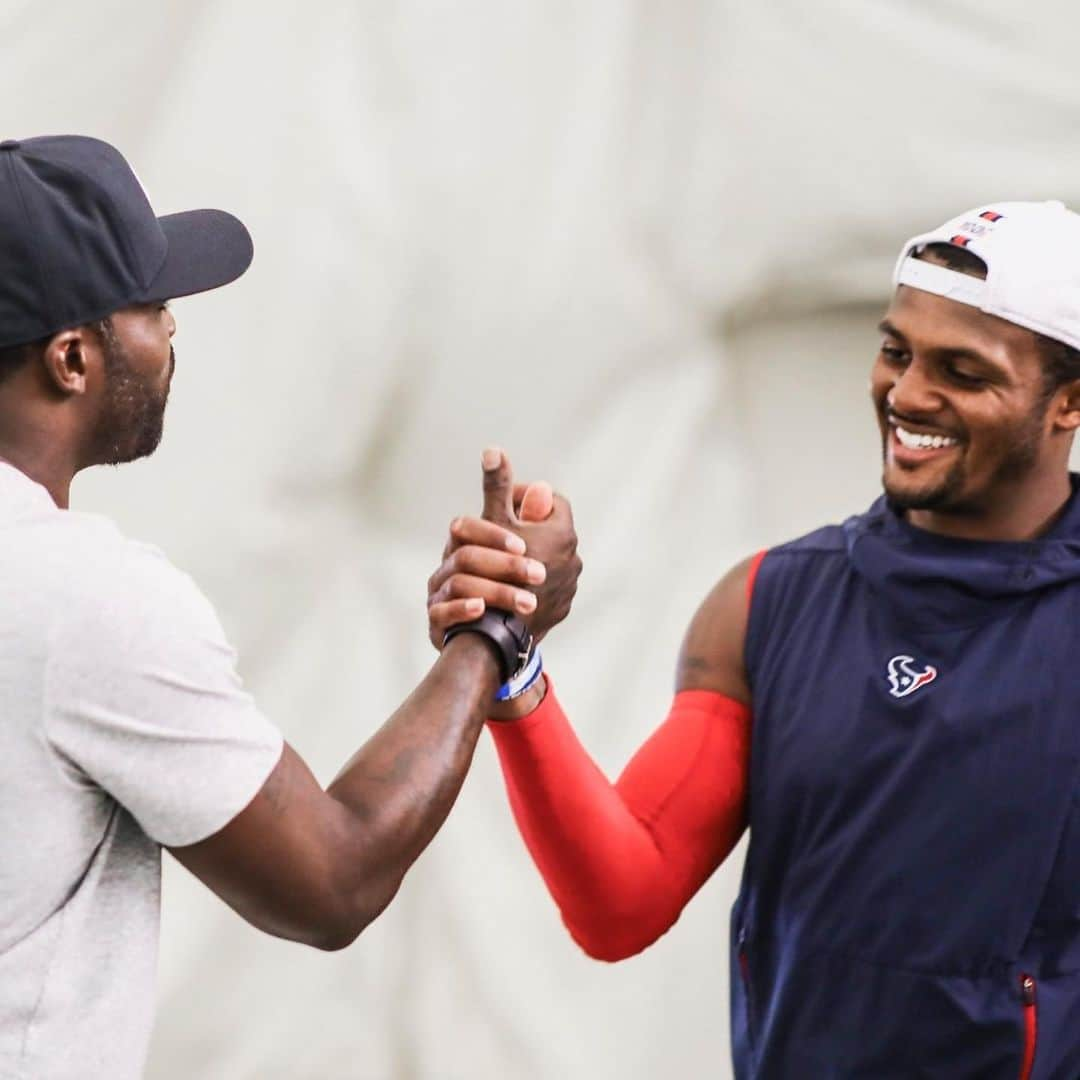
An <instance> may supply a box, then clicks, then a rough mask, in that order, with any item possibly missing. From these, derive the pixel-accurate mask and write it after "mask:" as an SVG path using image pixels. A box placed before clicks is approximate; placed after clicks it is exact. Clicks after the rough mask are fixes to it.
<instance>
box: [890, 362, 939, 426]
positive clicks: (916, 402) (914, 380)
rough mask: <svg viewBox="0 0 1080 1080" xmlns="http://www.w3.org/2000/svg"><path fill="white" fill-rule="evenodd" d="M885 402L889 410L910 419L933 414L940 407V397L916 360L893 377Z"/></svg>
mask: <svg viewBox="0 0 1080 1080" xmlns="http://www.w3.org/2000/svg"><path fill="white" fill-rule="evenodd" d="M885 401H886V403H887V404H888V405H889V406H890V408H893V409H895V410H896V411H897V412H898V413H901V414H902V415H905V416H910V417H915V416H919V415H925V414H927V413H935V412H937V411H938V410H939V409H940V408H941V406H942V400H941V395H940V394H939V393H938V391H937V389H936V388H935V386H934V384H933V381H932V380H931V379H930V378H928V377H927V372H926V368H925V365H923V364H922V363H921V362H920V361H919V360H918V359H915V360H912V361H911V363H910V364H908V365H907V367H906V368H904V370H903V371H898V372H897V373H896V374H895V375H894V377H893V382H892V386H891V387H890V388H889V391H888V393H886V395H885Z"/></svg>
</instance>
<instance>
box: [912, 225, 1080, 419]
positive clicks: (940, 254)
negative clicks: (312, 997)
mask: <svg viewBox="0 0 1080 1080" xmlns="http://www.w3.org/2000/svg"><path fill="white" fill-rule="evenodd" d="M912 255H913V257H914V258H916V259H921V258H923V257H924V256H926V255H929V256H930V257H931V261H933V262H937V263H941V264H942V265H944V266H947V267H948V268H949V269H950V270H956V271H957V272H958V273H961V274H968V275H969V276H970V277H977V278H983V279H984V280H985V278H986V269H987V268H986V263H985V262H984V261H983V260H982V259H980V258H979V256H978V255H976V254H975V252H974V251H970V250H969V249H968V248H962V247H960V246H959V245H958V244H945V243H934V244H926V245H925V246H923V247H921V248H919V249H918V251H914V252H912ZM1031 332H1032V333H1033V334H1034V335H1035V344H1036V345H1037V346H1038V349H1039V352H1040V354H1041V355H1042V362H1043V393H1044V394H1045V395H1046V397H1047V398H1048V399H1049V398H1051V397H1053V395H1054V394H1055V393H1056V392H1057V390H1059V389H1060V388H1061V387H1062V386H1064V385H1065V384H1066V383H1069V382H1073V381H1074V380H1076V379H1080V349H1074V348H1073V347H1072V346H1071V345H1066V344H1065V342H1064V341H1057V340H1056V339H1054V338H1051V337H1047V336H1046V335H1045V334H1040V333H1039V332H1038V331H1037V330H1032V331H1031Z"/></svg>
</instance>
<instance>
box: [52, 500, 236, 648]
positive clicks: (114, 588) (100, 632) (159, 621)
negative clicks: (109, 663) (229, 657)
mask: <svg viewBox="0 0 1080 1080" xmlns="http://www.w3.org/2000/svg"><path fill="white" fill-rule="evenodd" d="M65 517H67V518H68V519H69V520H68V521H66V522H65V529H64V533H65V535H64V536H63V538H62V539H61V538H58V540H57V546H58V547H59V548H61V549H62V551H63V554H64V556H65V560H66V563H67V568H66V571H65V573H64V574H63V575H62V579H61V580H57V581H56V582H55V584H56V586H58V588H57V595H56V597H55V600H56V603H57V616H58V618H57V624H56V630H57V633H58V634H59V635H62V636H70V635H76V636H77V637H78V638H80V639H81V640H83V641H86V642H87V643H88V644H91V643H92V640H93V639H95V638H100V639H102V641H103V643H107V644H108V645H109V646H110V647H113V648H115V647H117V646H121V645H125V644H126V645H127V646H128V647H131V648H138V647H139V646H140V644H141V643H143V642H145V641H147V640H148V639H155V638H159V637H161V636H162V635H163V634H168V636H171V637H175V636H177V635H179V634H183V632H184V631H185V630H189V631H194V632H196V633H199V634H207V633H209V634H213V635H215V636H216V635H217V634H219V633H220V627H219V624H218V620H217V616H216V614H215V613H214V610H213V607H212V606H211V604H210V603H209V601H208V600H207V599H206V597H205V596H204V594H203V593H202V591H201V590H200V589H199V587H198V586H197V585H196V584H195V582H194V581H193V580H192V578H191V577H190V576H189V575H188V574H186V573H184V572H183V571H182V570H179V569H178V568H177V567H176V566H174V565H173V564H172V563H171V562H170V561H169V560H168V558H166V556H165V554H164V553H163V552H162V551H161V550H160V549H159V548H157V547H154V546H153V545H151V544H145V543H142V542H140V541H137V540H131V539H129V538H128V537H126V536H124V534H123V533H122V532H121V531H120V530H119V529H118V528H117V527H116V525H115V524H114V523H113V522H111V521H109V520H108V519H106V518H104V517H101V516H99V515H96V514H83V513H72V512H68V514H66V515H65Z"/></svg>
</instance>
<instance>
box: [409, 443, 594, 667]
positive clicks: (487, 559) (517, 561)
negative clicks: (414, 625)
mask: <svg viewBox="0 0 1080 1080" xmlns="http://www.w3.org/2000/svg"><path fill="white" fill-rule="evenodd" d="M481 463H482V465H483V470H484V505H483V511H482V513H481V515H480V517H459V518H455V519H454V520H453V521H452V522H451V523H450V535H449V538H448V539H447V541H446V546H445V548H444V549H443V559H442V565H440V566H439V568H438V569H437V570H436V571H435V573H434V574H432V575H431V577H430V578H429V579H428V600H427V604H428V635H429V637H430V638H431V643H432V644H433V645H434V646H435V648H436V649H441V648H442V644H443V636H444V635H445V633H446V631H447V629H448V628H449V627H451V626H453V625H455V624H457V623H461V622H469V621H471V620H473V619H476V618H478V617H479V616H480V615H482V614H483V612H484V609H485V607H496V608H502V609H503V610H506V611H513V612H514V613H515V614H517V615H519V616H520V617H521V618H522V619H524V621H525V622H526V623H527V624H528V625H529V628H530V630H532V633H533V636H534V637H535V638H536V639H537V640H540V639H542V638H543V637H544V635H545V634H546V633H547V632H548V631H549V630H550V629H551V628H552V627H553V626H555V625H556V624H557V623H560V622H562V620H563V619H565V618H566V616H567V615H568V614H569V612H570V606H571V604H572V603H573V600H574V594H575V593H576V592H577V582H578V577H579V575H580V574H581V566H582V564H581V559H580V557H579V556H578V553H577V533H576V532H575V531H574V517H573V514H572V513H571V511H570V503H569V502H568V501H567V500H566V499H565V498H563V497H562V496H561V495H558V494H556V493H555V492H553V491H552V489H551V485H550V484H547V483H534V484H515V483H514V475H513V471H512V469H511V466H510V462H509V460H508V459H507V457H506V455H505V454H504V453H503V452H502V451H501V450H497V449H488V450H485V451H484V453H483V456H482V458H481Z"/></svg>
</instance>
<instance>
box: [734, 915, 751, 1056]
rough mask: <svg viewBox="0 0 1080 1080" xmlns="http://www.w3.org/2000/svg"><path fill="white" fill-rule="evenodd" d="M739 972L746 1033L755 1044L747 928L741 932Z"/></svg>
mask: <svg viewBox="0 0 1080 1080" xmlns="http://www.w3.org/2000/svg"><path fill="white" fill-rule="evenodd" d="M738 946H739V954H738V955H739V974H740V975H741V976H742V984H743V997H744V998H745V1000H746V1034H747V1035H748V1036H749V1038H750V1045H751V1046H753V1044H754V993H753V988H752V987H751V985H750V957H749V956H747V954H746V929H745V928H744V929H743V930H741V931H740V932H739V941H738Z"/></svg>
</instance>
